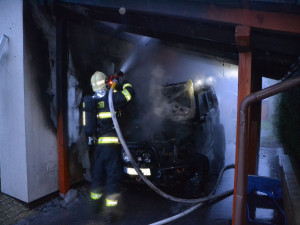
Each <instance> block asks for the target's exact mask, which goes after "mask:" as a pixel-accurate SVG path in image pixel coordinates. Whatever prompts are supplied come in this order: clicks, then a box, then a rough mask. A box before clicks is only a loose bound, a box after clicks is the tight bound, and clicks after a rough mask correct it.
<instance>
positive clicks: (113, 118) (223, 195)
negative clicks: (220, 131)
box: [108, 85, 234, 216]
mask: <svg viewBox="0 0 300 225" xmlns="http://www.w3.org/2000/svg"><path fill="white" fill-rule="evenodd" d="M113 87H114V86H113V85H112V87H111V88H110V90H109V96H108V102H109V110H110V113H111V116H112V120H113V124H114V127H115V129H116V132H117V135H118V137H119V140H120V142H121V144H122V147H123V149H124V151H125V152H126V154H127V156H128V158H129V160H130V162H131V164H132V166H133V167H134V169H135V170H136V172H137V174H138V175H139V176H140V178H141V179H142V180H143V181H144V182H145V183H146V184H147V185H148V186H149V187H150V188H151V189H152V190H154V191H155V192H156V193H157V194H159V195H161V196H162V197H164V198H166V199H169V200H171V201H175V202H181V203H204V202H207V201H210V200H214V199H217V198H223V197H227V196H229V195H231V194H232V193H233V189H232V190H229V191H225V192H223V193H219V194H215V195H213V193H214V192H215V190H216V189H217V186H218V184H219V182H220V180H221V177H222V175H223V173H224V171H225V170H227V169H231V168H234V165H233V164H231V165H228V166H226V167H224V168H223V169H222V171H221V173H220V175H219V177H218V180H217V182H216V185H215V187H214V189H213V190H212V191H211V192H210V194H209V195H208V196H206V197H202V198H195V199H184V198H177V197H174V196H172V195H169V194H167V193H165V192H163V191H162V190H160V189H159V188H157V187H156V186H155V185H154V184H152V183H151V182H150V181H149V179H148V178H146V177H145V176H144V174H143V173H142V171H141V170H140V168H139V167H138V165H137V163H136V162H135V160H134V158H133V156H132V154H131V152H130V151H129V149H128V147H127V145H126V142H125V140H124V138H123V135H122V132H121V130H120V127H119V124H118V120H117V117H116V114H115V110H114V105H113V100H112V95H113ZM201 205H202V204H198V205H196V206H193V207H192V208H191V209H192V211H193V210H195V209H196V208H198V207H200V206H201ZM191 209H189V210H191ZM189 210H187V211H189ZM187 211H185V212H187ZM185 212H183V213H181V214H183V215H182V216H184V215H186V214H187V213H185ZM189 212H191V211H189ZM189 212H188V213H189Z"/></svg>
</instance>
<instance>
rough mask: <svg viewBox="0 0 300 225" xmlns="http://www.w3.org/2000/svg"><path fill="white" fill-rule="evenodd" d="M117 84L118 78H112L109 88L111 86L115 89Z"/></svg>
mask: <svg viewBox="0 0 300 225" xmlns="http://www.w3.org/2000/svg"><path fill="white" fill-rule="evenodd" d="M117 85H118V80H116V79H114V80H113V83H112V85H111V87H110V88H112V89H114V90H115V89H116V87H117Z"/></svg>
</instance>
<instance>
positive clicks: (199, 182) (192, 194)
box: [183, 154, 209, 198]
mask: <svg viewBox="0 0 300 225" xmlns="http://www.w3.org/2000/svg"><path fill="white" fill-rule="evenodd" d="M192 164H193V169H194V176H193V177H191V178H190V179H188V180H187V181H186V182H185V184H184V188H183V193H184V196H185V197H186V198H197V197H201V196H203V195H204V194H205V187H206V184H207V182H208V174H209V161H208V158H207V157H206V156H204V155H201V154H197V155H196V156H195V159H194V160H193V162H192Z"/></svg>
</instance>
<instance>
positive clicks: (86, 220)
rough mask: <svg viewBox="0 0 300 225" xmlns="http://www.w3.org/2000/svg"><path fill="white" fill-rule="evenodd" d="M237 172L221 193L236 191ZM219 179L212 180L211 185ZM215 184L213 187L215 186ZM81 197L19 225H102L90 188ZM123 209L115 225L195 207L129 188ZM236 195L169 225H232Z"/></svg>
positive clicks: (139, 224)
mask: <svg viewBox="0 0 300 225" xmlns="http://www.w3.org/2000/svg"><path fill="white" fill-rule="evenodd" d="M227 149H228V151H227V153H226V162H225V164H226V165H228V164H231V163H233V162H234V152H235V148H234V144H231V145H227ZM233 177H234V171H233V170H228V171H226V172H225V173H224V176H223V179H222V181H221V183H220V186H219V188H218V189H217V193H219V192H222V191H225V190H229V189H232V188H233ZM213 181H215V178H213V179H212V180H211V183H212V182H213ZM211 185H212V184H211ZM78 193H79V194H78V196H77V198H76V199H75V200H74V201H73V202H71V203H68V204H65V203H64V201H63V199H60V198H58V199H55V200H54V201H52V203H51V202H50V203H48V204H45V205H44V206H42V207H39V208H38V209H36V213H35V215H33V216H31V217H28V218H26V219H24V220H22V221H20V222H19V223H17V225H29V224H30V225H41V224H49V225H51V224H53V225H54V224H55V225H63V224H65V225H69V224H78V225H80V224H87V225H92V224H99V223H100V222H99V221H101V215H98V216H90V215H89V213H88V209H87V202H86V197H87V196H88V186H82V187H80V188H79V189H78ZM122 206H123V209H124V215H123V217H122V219H121V220H119V221H116V222H115V223H113V224H116V225H143V224H151V223H154V222H157V221H159V220H162V219H165V218H167V217H170V216H173V215H176V214H178V213H181V212H182V211H184V210H185V209H188V208H189V207H191V206H192V205H191V204H183V203H176V202H172V201H169V200H166V199H164V198H163V197H161V196H159V195H158V194H156V193H155V192H153V191H152V190H150V189H149V188H147V187H146V186H141V185H140V186H136V185H128V186H127V187H125V188H124V191H123V198H122ZM231 214H232V196H229V197H227V198H225V199H222V200H221V201H218V202H214V204H208V205H205V206H203V207H200V208H199V209H197V210H196V211H194V212H192V213H191V214H189V215H187V216H185V217H183V218H181V219H178V220H176V221H174V222H171V223H169V224H173V225H179V224H190V225H193V224H203V225H206V224H207V225H211V224H216V225H218V224H224V225H226V224H231Z"/></svg>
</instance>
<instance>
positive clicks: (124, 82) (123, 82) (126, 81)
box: [121, 79, 129, 87]
mask: <svg viewBox="0 0 300 225" xmlns="http://www.w3.org/2000/svg"><path fill="white" fill-rule="evenodd" d="M124 84H129V82H128V80H125V79H124V80H123V81H122V83H121V85H122V87H123V85H124Z"/></svg>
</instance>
